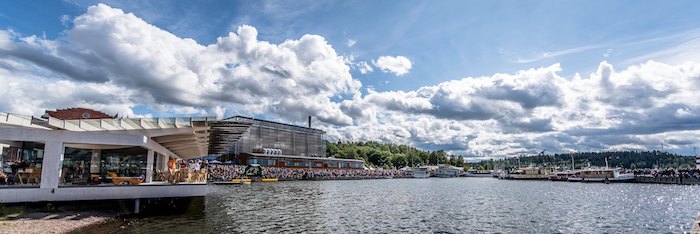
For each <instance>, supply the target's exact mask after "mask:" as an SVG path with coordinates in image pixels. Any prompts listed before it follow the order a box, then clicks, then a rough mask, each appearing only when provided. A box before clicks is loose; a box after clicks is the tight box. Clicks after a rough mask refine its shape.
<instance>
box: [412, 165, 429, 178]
mask: <svg viewBox="0 0 700 234" xmlns="http://www.w3.org/2000/svg"><path fill="white" fill-rule="evenodd" d="M428 177H430V172H429V171H428V167H416V168H413V178H428Z"/></svg>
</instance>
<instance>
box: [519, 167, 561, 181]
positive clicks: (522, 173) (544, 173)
mask: <svg viewBox="0 0 700 234" xmlns="http://www.w3.org/2000/svg"><path fill="white" fill-rule="evenodd" d="M553 171H554V170H553V169H552V168H546V167H544V168H542V167H526V168H518V169H516V170H513V171H511V172H510V173H509V178H510V179H514V180H546V179H548V178H549V176H550V175H551V174H552V173H553Z"/></svg>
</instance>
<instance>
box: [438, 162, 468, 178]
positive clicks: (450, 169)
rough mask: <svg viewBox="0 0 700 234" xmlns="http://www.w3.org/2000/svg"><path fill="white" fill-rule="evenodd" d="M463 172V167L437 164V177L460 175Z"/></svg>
mask: <svg viewBox="0 0 700 234" xmlns="http://www.w3.org/2000/svg"><path fill="white" fill-rule="evenodd" d="M462 174H464V169H462V168H459V167H454V166H451V165H446V164H443V165H438V169H437V177H440V178H450V177H460V176H462Z"/></svg>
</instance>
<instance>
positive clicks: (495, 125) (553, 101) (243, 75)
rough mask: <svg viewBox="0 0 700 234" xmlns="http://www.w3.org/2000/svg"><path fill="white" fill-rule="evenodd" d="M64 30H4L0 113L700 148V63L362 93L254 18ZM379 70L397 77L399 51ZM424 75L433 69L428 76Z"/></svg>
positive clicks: (320, 52) (317, 49) (340, 70)
mask: <svg viewBox="0 0 700 234" xmlns="http://www.w3.org/2000/svg"><path fill="white" fill-rule="evenodd" d="M71 25H72V26H71V27H70V28H68V29H67V30H66V31H65V33H63V34H61V35H65V36H61V37H60V38H57V39H55V40H49V39H45V38H43V37H41V36H34V35H30V36H22V35H18V34H17V33H15V32H12V31H10V30H0V84H2V86H0V97H3V98H2V99H0V111H6V112H13V113H20V114H34V115H41V114H43V111H44V110H46V109H55V108H66V107H73V106H82V107H89V108H96V109H98V110H102V111H105V112H107V113H110V114H116V113H119V114H120V115H121V116H136V115H135V114H134V111H133V108H134V107H135V106H146V107H149V108H152V109H154V110H157V111H167V112H174V113H189V114H193V115H211V116H217V117H219V118H220V117H223V116H228V115H231V114H232V113H235V114H244V115H253V114H264V115H266V116H267V117H268V118H271V119H278V120H281V121H285V122H290V123H300V122H303V121H304V119H305V117H306V116H308V115H312V116H315V117H316V118H318V119H319V120H320V122H319V123H318V125H317V126H318V127H319V128H322V129H324V130H326V131H327V133H328V134H327V135H328V136H329V137H330V138H331V139H334V138H343V139H347V140H379V141H387V142H394V143H399V144H409V145H413V146H417V147H420V148H423V149H429V150H434V149H446V150H449V151H450V152H459V153H465V154H474V155H480V156H484V157H487V156H492V155H495V156H504V155H514V154H527V153H535V152H539V151H541V150H547V151H548V152H568V151H574V150H608V149H644V148H647V149H654V147H655V146H657V145H659V142H661V141H664V142H665V143H666V147H668V148H670V149H671V150H677V149H688V148H692V146H694V145H698V144H700V140H698V139H700V121H698V120H699V119H700V111H698V110H700V103H698V102H697V100H700V93H699V92H697V90H700V79H698V77H700V64H698V63H693V62H686V63H679V64H675V65H671V64H666V63H659V62H653V61H650V62H646V63H642V64H638V65H634V66H630V67H627V68H617V69H615V68H614V67H613V66H612V65H611V64H609V63H607V62H602V63H601V64H600V65H599V66H598V69H597V70H596V71H595V72H593V73H592V74H587V75H581V74H576V75H574V76H573V77H562V76H561V75H560V74H559V73H561V70H562V68H561V67H560V65H559V64H554V65H551V66H548V67H541V68H536V69H528V70H522V71H519V72H515V73H511V74H501V73H499V74H494V75H490V76H482V77H466V78H462V79H457V80H449V81H445V82H442V83H439V84H435V85H430V86H425V87H421V88H418V89H415V90H407V91H383V92H378V91H374V90H372V89H368V92H367V93H366V94H365V95H363V94H361V93H360V92H359V90H360V89H361V88H362V84H361V83H360V82H359V81H358V80H356V79H354V78H353V77H352V75H351V73H350V70H351V69H357V70H358V71H359V72H360V73H363V74H364V73H367V72H372V71H373V67H372V66H371V65H370V64H369V63H367V62H365V61H359V62H355V61H354V58H353V57H352V56H350V57H344V56H340V55H338V54H337V53H336V51H335V50H334V49H333V47H332V46H331V45H330V44H328V42H327V41H326V40H325V38H323V37H321V36H317V35H304V36H302V37H300V38H296V39H288V40H286V41H284V42H282V43H279V44H274V43H270V42H267V41H262V40H259V39H258V31H257V29H256V28H254V27H252V26H241V27H238V28H237V29H236V30H235V32H231V33H229V34H228V35H226V36H222V37H220V38H218V40H217V41H216V43H213V44H209V45H202V44H199V43H198V42H196V41H194V40H192V39H187V38H180V37H178V36H176V35H173V34H172V33H170V32H168V31H165V30H162V29H160V28H158V27H156V26H153V25H151V24H149V23H147V22H145V21H143V20H142V19H140V18H138V17H136V16H135V15H133V14H130V13H125V12H123V11H121V10H119V9H115V8H111V7H109V6H106V5H102V4H99V5H96V6H92V7H90V8H89V9H88V11H87V12H86V13H85V14H83V15H81V16H78V17H76V18H74V19H73V22H72V24H71ZM374 65H375V66H376V67H378V68H379V69H380V70H382V71H383V72H391V73H394V74H395V75H397V76H401V75H403V74H406V73H408V72H409V71H410V68H411V66H412V64H411V61H410V60H408V59H407V58H405V57H402V56H397V57H387V56H382V57H380V58H379V59H377V61H375V62H374ZM428 78H429V77H428Z"/></svg>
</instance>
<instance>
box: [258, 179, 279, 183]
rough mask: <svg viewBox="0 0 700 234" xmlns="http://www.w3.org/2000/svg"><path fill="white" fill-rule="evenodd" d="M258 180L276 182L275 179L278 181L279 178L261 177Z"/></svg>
mask: <svg viewBox="0 0 700 234" xmlns="http://www.w3.org/2000/svg"><path fill="white" fill-rule="evenodd" d="M260 181H261V182H277V181H279V179H277V178H263V179H262V180H260Z"/></svg>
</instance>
